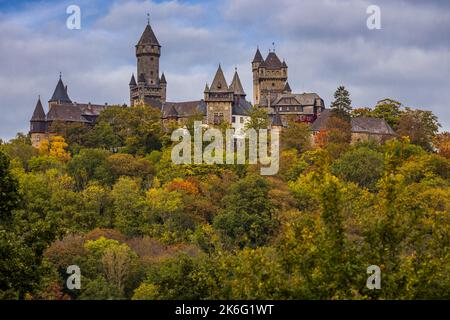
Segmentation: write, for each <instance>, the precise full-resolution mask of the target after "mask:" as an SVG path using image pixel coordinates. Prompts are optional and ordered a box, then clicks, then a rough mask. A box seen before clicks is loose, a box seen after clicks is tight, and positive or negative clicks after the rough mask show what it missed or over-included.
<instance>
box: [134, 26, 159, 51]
mask: <svg viewBox="0 0 450 320" xmlns="http://www.w3.org/2000/svg"><path fill="white" fill-rule="evenodd" d="M139 45H157V46H159V42H158V39H156V36H155V33H154V32H153V30H152V27H151V26H150V24H147V26H146V27H145V30H144V32H143V33H142V36H141V39H140V40H139V42H138V46H139Z"/></svg>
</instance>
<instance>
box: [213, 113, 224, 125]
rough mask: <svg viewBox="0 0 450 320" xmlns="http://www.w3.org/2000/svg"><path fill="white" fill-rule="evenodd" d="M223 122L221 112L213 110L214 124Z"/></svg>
mask: <svg viewBox="0 0 450 320" xmlns="http://www.w3.org/2000/svg"><path fill="white" fill-rule="evenodd" d="M222 122H223V112H214V124H220V123H222Z"/></svg>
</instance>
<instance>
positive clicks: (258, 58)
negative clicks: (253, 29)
mask: <svg viewBox="0 0 450 320" xmlns="http://www.w3.org/2000/svg"><path fill="white" fill-rule="evenodd" d="M263 61H264V59H263V57H262V55H261V52H260V51H259V47H257V49H256V53H255V57H254V58H253V61H252V63H255V62H263Z"/></svg>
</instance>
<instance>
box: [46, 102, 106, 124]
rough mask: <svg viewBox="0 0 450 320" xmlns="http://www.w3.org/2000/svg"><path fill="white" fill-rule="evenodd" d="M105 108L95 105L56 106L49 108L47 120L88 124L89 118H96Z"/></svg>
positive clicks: (73, 104)
mask: <svg viewBox="0 0 450 320" xmlns="http://www.w3.org/2000/svg"><path fill="white" fill-rule="evenodd" d="M105 108H106V106H105V105H95V104H77V103H70V104H69V103H67V104H58V105H56V106H53V107H52V108H50V111H49V112H48V114H47V120H48V121H57V120H60V121H70V122H85V123H90V122H91V120H89V118H90V117H97V116H98V115H99V114H100V112H101V111H102V110H104V109H105Z"/></svg>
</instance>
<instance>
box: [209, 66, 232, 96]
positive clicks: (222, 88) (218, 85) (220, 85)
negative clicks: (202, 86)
mask: <svg viewBox="0 0 450 320" xmlns="http://www.w3.org/2000/svg"><path fill="white" fill-rule="evenodd" d="M210 90H211V91H219V92H228V91H230V89H229V88H228V84H227V80H225V76H224V74H223V71H222V67H221V66H220V64H219V68H217V71H216V75H215V76H214V80H213V82H212V84H211V88H210Z"/></svg>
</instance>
